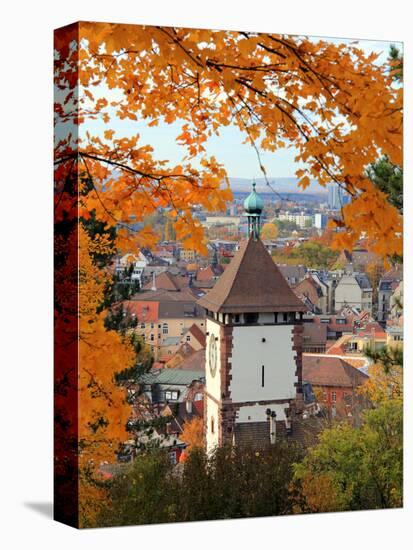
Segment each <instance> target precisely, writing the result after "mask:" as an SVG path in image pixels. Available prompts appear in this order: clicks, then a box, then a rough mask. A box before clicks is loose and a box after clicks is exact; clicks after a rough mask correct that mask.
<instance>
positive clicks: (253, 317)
mask: <svg viewBox="0 0 413 550" xmlns="http://www.w3.org/2000/svg"><path fill="white" fill-rule="evenodd" d="M244 317H245V322H246V323H247V324H252V323H258V313H245V314H244Z"/></svg>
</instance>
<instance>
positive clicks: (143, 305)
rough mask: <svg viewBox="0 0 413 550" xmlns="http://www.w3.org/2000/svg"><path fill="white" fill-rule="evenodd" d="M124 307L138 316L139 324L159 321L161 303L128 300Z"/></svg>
mask: <svg viewBox="0 0 413 550" xmlns="http://www.w3.org/2000/svg"><path fill="white" fill-rule="evenodd" d="M123 305H124V307H125V309H129V311H130V312H131V313H133V314H135V315H136V317H137V319H138V322H139V323H148V322H149V323H151V322H154V321H157V320H158V314H159V302H146V301H145V300H140V301H135V300H126V301H125V302H123Z"/></svg>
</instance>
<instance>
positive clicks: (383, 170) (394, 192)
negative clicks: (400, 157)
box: [367, 155, 403, 213]
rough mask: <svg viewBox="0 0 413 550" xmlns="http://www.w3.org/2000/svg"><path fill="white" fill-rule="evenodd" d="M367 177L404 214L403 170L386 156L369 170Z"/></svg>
mask: <svg viewBox="0 0 413 550" xmlns="http://www.w3.org/2000/svg"><path fill="white" fill-rule="evenodd" d="M367 177H368V178H369V179H370V180H371V181H372V182H373V183H374V185H375V186H376V187H377V188H378V189H380V191H382V192H383V193H385V194H386V195H387V197H388V200H389V202H390V203H391V204H392V205H393V206H395V207H396V208H397V209H398V210H399V212H401V213H403V170H402V168H401V167H400V166H396V165H395V164H393V163H391V162H390V161H389V158H388V157H387V156H386V155H384V156H383V157H381V158H380V159H379V160H378V161H377V162H375V163H374V164H371V165H370V166H369V167H368V168H367Z"/></svg>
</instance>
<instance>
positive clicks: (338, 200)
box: [328, 182, 350, 210]
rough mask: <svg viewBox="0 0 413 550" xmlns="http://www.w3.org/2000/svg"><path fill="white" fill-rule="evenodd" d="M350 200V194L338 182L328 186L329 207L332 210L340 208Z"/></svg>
mask: <svg viewBox="0 0 413 550" xmlns="http://www.w3.org/2000/svg"><path fill="white" fill-rule="evenodd" d="M349 201H350V196H349V195H348V193H346V191H344V190H343V189H342V188H341V187H340V186H339V185H338V184H337V183H333V182H331V183H330V184H329V186H328V207H329V209H330V210H340V209H341V208H342V207H343V206H344V205H346V204H347V203H348V202H349Z"/></svg>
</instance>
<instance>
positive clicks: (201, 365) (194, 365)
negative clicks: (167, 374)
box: [179, 349, 205, 373]
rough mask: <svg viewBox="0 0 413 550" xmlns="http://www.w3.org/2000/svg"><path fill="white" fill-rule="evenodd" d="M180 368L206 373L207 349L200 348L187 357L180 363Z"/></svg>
mask: <svg viewBox="0 0 413 550" xmlns="http://www.w3.org/2000/svg"><path fill="white" fill-rule="evenodd" d="M179 368H180V369H181V370H191V371H196V372H201V373H205V350H204V349H200V350H198V351H195V352H194V353H192V354H191V355H189V356H188V357H186V358H185V359H184V360H183V361H182V363H180V365H179Z"/></svg>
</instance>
